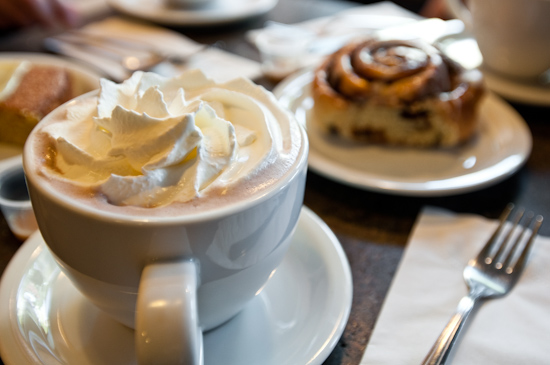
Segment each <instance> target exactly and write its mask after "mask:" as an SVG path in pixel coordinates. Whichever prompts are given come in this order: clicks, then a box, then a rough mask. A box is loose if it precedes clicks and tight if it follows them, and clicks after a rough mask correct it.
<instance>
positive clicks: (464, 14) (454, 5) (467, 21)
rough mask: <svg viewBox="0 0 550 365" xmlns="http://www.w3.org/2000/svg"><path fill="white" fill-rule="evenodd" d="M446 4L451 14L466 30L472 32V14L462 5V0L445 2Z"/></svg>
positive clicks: (447, 0)
mask: <svg viewBox="0 0 550 365" xmlns="http://www.w3.org/2000/svg"><path fill="white" fill-rule="evenodd" d="M446 3H447V6H448V8H449V10H450V11H451V14H452V15H453V16H455V17H456V18H458V19H460V20H462V22H463V23H464V26H465V27H466V29H468V30H470V31H472V25H473V20H472V14H471V13H470V10H469V9H468V8H467V7H466V5H464V2H463V1H462V0H446Z"/></svg>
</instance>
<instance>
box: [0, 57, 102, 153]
mask: <svg viewBox="0 0 550 365" xmlns="http://www.w3.org/2000/svg"><path fill="white" fill-rule="evenodd" d="M22 61H30V62H33V63H36V64H42V65H53V66H59V67H65V68H66V69H67V70H68V71H69V72H70V73H71V76H72V79H73V85H72V86H73V90H74V92H75V96H76V95H80V94H83V93H85V92H88V91H91V90H94V89H97V88H98V87H99V79H100V77H101V76H100V75H99V74H98V73H96V72H94V71H92V70H90V69H89V68H87V67H86V66H83V65H80V64H78V63H76V62H73V61H69V60H67V59H64V58H61V57H58V56H52V55H47V54H40V53H7V52H6V53H0V69H1V68H2V67H10V66H11V65H13V64H18V63H20V62H22ZM0 72H1V71H0ZM22 152H23V148H22V147H19V146H15V145H10V144H5V143H0V160H3V159H6V158H8V157H12V156H16V155H19V154H21V153H22Z"/></svg>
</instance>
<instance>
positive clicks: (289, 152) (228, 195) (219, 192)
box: [28, 80, 307, 217]
mask: <svg viewBox="0 0 550 365" xmlns="http://www.w3.org/2000/svg"><path fill="white" fill-rule="evenodd" d="M242 82H243V81H242V80H238V81H235V82H233V83H229V84H225V85H223V87H222V89H223V90H227V89H230V90H231V88H236V89H238V88H240V87H242ZM244 85H245V87H244V88H245V89H247V88H248V89H249V88H250V87H251V84H249V82H248V81H246V82H245V84H244ZM235 86H237V87H235ZM209 88H211V85H210V86H209ZM253 90H254V92H255V93H256V94H258V97H257V98H256V99H255V100H260V103H259V105H260V106H261V108H262V109H265V110H267V111H268V112H269V115H268V116H269V118H270V119H271V122H270V123H271V124H269V125H268V126H267V128H266V130H268V131H269V132H270V134H271V139H272V140H274V142H273V146H272V147H270V149H269V150H270V151H271V152H270V153H269V154H266V156H264V158H262V159H260V160H259V161H258V163H257V164H256V166H255V167H254V168H253V169H249V170H248V171H247V173H246V174H244V175H239V171H231V174H229V173H227V174H224V172H222V173H221V174H220V175H219V176H217V178H216V179H214V181H212V182H211V183H210V184H209V185H208V186H207V187H206V188H204V189H202V190H200V191H199V193H198V194H197V195H196V196H194V197H193V198H191V199H189V200H186V201H174V202H171V203H169V204H163V205H162V206H159V207H141V206H136V205H128V204H112V202H111V201H110V200H109V197H108V196H106V195H105V194H103V193H102V192H101V190H100V189H98V187H97V186H94V185H83V184H79V183H78V182H75V181H72V180H70V179H67V178H66V177H65V176H64V175H63V171H61V170H60V168H59V166H58V162H57V161H58V159H59V156H58V152H59V151H58V150H57V149H56V144H55V141H53V140H52V138H51V135H49V134H48V133H46V132H45V131H47V129H48V126H50V125H54V124H59V123H64V122H67V120H66V119H67V114H68V113H67V111H68V110H69V108H70V107H71V105H65V106H63V107H62V108H60V109H58V110H56V111H55V112H53V113H52V114H50V115H49V116H48V117H46V118H45V119H44V120H43V121H42V122H41V123H40V124H39V126H38V128H36V130H35V131H34V132H33V134H32V135H31V138H30V141H31V142H30V143H31V144H32V147H29V148H32V150H33V156H34V161H33V162H32V163H29V164H28V165H29V168H32V169H33V170H34V171H35V172H36V175H37V176H39V178H40V179H41V180H42V181H43V182H45V183H47V185H48V186H49V187H50V188H51V189H52V190H54V191H56V194H58V195H59V196H65V197H70V198H71V199H72V200H74V202H75V203H78V204H82V205H84V206H87V207H89V208H92V209H95V210H100V211H108V212H112V213H116V214H123V215H130V216H159V217H168V216H178V215H182V214H193V213H199V212H204V211H209V210H213V209H219V208H220V207H222V206H228V205H232V204H238V203H241V202H242V201H243V200H250V199H254V198H255V197H259V196H261V195H263V194H266V193H268V192H269V191H271V190H272V189H274V187H275V186H276V185H277V184H278V182H280V181H282V180H286V179H287V178H288V175H290V174H292V173H293V172H292V171H294V169H293V166H294V165H295V164H296V163H299V162H298V161H297V159H298V156H303V155H304V152H303V149H304V148H307V145H305V144H304V142H303V138H305V136H303V135H302V133H303V132H302V131H301V130H300V128H299V127H298V125H297V123H296V122H295V121H294V120H293V119H292V117H291V116H290V114H289V113H288V112H286V111H285V110H283V109H281V108H280V107H279V106H278V105H277V102H276V100H275V99H274V97H273V96H272V95H271V94H269V93H268V92H267V91H265V90H264V89H263V88H262V89H260V88H259V87H255V88H253ZM210 91H211V90H210ZM231 91H235V90H231ZM236 92H238V91H236ZM193 93H194V94H197V95H199V96H200V92H199V91H197V90H196V89H195V90H193ZM248 94H250V90H248ZM209 95H210V97H211V95H212V93H209ZM195 97H196V95H195ZM90 98H92V99H95V100H97V96H94V95H87V96H84V97H82V98H79V99H78V100H75V101H73V102H71V103H69V104H72V107H76V108H77V110H78V104H79V103H84V104H85V103H87V102H89V101H90ZM209 102H210V103H211V104H214V105H215V103H213V102H212V100H210V101H209ZM233 112H236V113H237V114H238V112H239V111H238V110H236V111H233ZM247 126H248V127H249V126H250V125H249V124H248V125H247ZM243 138H244V139H245V140H246V141H245V142H246V143H250V140H249V139H250V138H251V137H250V136H249V135H246V134H245V135H244V137H243ZM252 139H253V137H252ZM301 160H303V158H302V159H301ZM227 170H228V171H230V170H231V169H227ZM236 170H238V169H236Z"/></svg>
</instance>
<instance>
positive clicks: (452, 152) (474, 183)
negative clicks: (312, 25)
mask: <svg viewBox="0 0 550 365" xmlns="http://www.w3.org/2000/svg"><path fill="white" fill-rule="evenodd" d="M312 79H313V72H312V71H311V70H305V71H301V72H299V73H297V74H295V75H294V76H291V77H290V78H288V79H286V80H284V81H283V82H282V83H280V84H279V85H278V86H277V87H276V88H275V90H274V94H275V96H276V97H277V98H279V100H280V102H281V103H282V104H283V106H285V107H287V108H289V109H290V110H291V112H293V113H294V115H295V116H296V118H297V119H298V121H299V122H300V123H302V124H303V125H305V126H306V128H307V131H308V137H309V142H310V151H309V161H308V163H309V167H310V168H311V169H312V170H314V171H315V172H317V173H319V174H321V175H324V176H326V177H327V178H330V179H333V180H335V181H338V182H341V183H344V184H348V185H351V186H354V187H358V188H362V189H366V190H372V191H377V192H383V193H390V194H396V195H409V196H444V195H451V194H458V193H464V192H469V191H473V190H477V189H480V188H483V187H486V186H489V185H492V184H495V183H496V182H498V181H501V180H503V179H504V178H506V177H507V176H510V175H511V174H513V173H514V172H515V171H517V170H518V169H519V168H520V167H521V166H522V165H523V163H524V162H525V160H526V159H527V157H529V154H530V153H531V146H532V137H531V133H530V131H529V128H528V127H527V125H526V124H525V121H524V120H523V119H522V118H521V116H520V115H519V114H518V113H517V112H516V111H515V110H514V109H513V108H512V107H511V106H510V105H508V104H507V103H506V102H504V101H503V100H501V99H500V98H498V97H497V96H495V95H493V94H489V95H488V96H487V97H486V98H485V99H484V100H483V103H482V105H481V106H480V131H479V133H478V135H477V136H476V138H474V139H473V140H472V141H470V142H469V143H467V144H466V145H464V146H461V147H458V148H452V149H414V148H396V147H384V146H376V145H367V144H362V143H352V142H346V141H343V140H341V139H337V138H331V137H329V136H326V135H325V134H323V133H322V132H321V131H319V130H318V129H317V128H316V126H315V124H314V123H311V118H309V117H308V116H309V112H310V110H311V108H312V106H313V99H312V98H311V96H310V90H309V86H310V83H311V81H312Z"/></svg>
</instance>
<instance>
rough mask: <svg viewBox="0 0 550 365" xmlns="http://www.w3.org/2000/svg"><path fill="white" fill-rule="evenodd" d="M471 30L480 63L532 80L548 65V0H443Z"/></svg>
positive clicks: (511, 76) (546, 68)
mask: <svg viewBox="0 0 550 365" xmlns="http://www.w3.org/2000/svg"><path fill="white" fill-rule="evenodd" d="M447 4H448V5H449V8H450V10H451V11H452V13H453V14H454V15H455V16H457V17H458V18H459V19H461V20H462V21H463V22H464V23H465V26H466V28H467V29H468V30H470V31H471V32H472V34H473V35H474V37H475V38H476V41H477V43H478V46H479V50H480V51H481V54H482V56H483V67H486V68H488V69H490V70H492V71H496V72H498V73H499V74H501V75H502V76H506V77H510V78H517V79H524V80H528V81H535V80H536V79H537V78H538V77H540V76H541V75H542V74H543V73H544V72H546V71H547V70H549V69H550V0H468V1H467V5H468V7H465V6H464V4H463V2H462V1H461V0H447Z"/></svg>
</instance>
